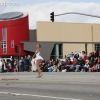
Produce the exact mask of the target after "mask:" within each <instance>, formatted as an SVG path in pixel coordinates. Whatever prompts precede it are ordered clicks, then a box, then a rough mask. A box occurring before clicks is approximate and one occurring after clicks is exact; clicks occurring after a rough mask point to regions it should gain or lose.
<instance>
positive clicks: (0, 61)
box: [0, 59, 2, 73]
mask: <svg viewBox="0 0 100 100" xmlns="http://www.w3.org/2000/svg"><path fill="white" fill-rule="evenodd" d="M1 72H2V60H1V59H0V73H1Z"/></svg>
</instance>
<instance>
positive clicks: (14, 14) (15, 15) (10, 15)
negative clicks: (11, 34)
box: [0, 12, 23, 20]
mask: <svg viewBox="0 0 100 100" xmlns="http://www.w3.org/2000/svg"><path fill="white" fill-rule="evenodd" d="M22 16H23V13H22V12H7V13H4V14H1V15H0V20H11V19H15V18H19V17H22Z"/></svg>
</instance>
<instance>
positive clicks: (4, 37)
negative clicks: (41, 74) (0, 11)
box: [1, 28, 7, 54]
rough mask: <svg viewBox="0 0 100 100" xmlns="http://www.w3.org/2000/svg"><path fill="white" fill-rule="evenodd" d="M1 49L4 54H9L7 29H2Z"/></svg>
mask: <svg viewBox="0 0 100 100" xmlns="http://www.w3.org/2000/svg"><path fill="white" fill-rule="evenodd" d="M1 47H2V49H3V53H4V54H6V53H7V28H2V41H1Z"/></svg>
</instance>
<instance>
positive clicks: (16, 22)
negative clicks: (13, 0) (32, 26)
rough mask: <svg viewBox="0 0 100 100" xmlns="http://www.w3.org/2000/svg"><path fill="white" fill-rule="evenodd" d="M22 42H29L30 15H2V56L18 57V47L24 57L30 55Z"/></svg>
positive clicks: (16, 13) (0, 46)
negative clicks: (16, 48) (16, 47)
mask: <svg viewBox="0 0 100 100" xmlns="http://www.w3.org/2000/svg"><path fill="white" fill-rule="evenodd" d="M21 41H29V21H28V14H27V13H22V12H8V13H4V14H1V15H0V56H17V55H18V53H16V52H15V46H16V45H18V47H19V51H20V53H21V55H22V56H25V55H27V54H28V52H27V51H25V50H24V47H23V44H21V43H20V42H21Z"/></svg>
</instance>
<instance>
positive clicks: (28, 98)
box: [0, 72, 100, 100]
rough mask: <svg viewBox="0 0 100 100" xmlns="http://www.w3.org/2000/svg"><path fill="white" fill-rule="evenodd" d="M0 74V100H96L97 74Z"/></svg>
mask: <svg viewBox="0 0 100 100" xmlns="http://www.w3.org/2000/svg"><path fill="white" fill-rule="evenodd" d="M36 76H37V73H36V72H34V73H32V72H19V73H0V100H100V72H94V73H85V72H65V73H62V72H55V73H52V72H48V73H43V76H42V77H41V78H36Z"/></svg>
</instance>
